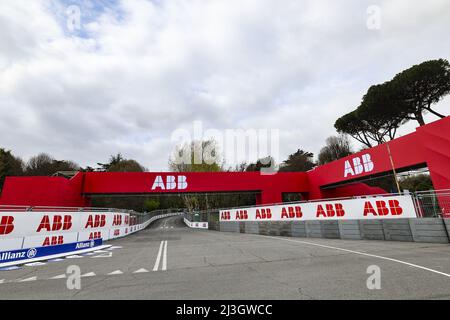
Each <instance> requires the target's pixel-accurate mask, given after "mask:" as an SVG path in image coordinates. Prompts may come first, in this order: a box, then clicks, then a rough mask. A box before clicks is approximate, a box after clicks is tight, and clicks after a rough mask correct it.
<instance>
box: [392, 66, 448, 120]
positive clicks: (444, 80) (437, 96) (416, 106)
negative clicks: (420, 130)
mask: <svg viewBox="0 0 450 320" xmlns="http://www.w3.org/2000/svg"><path fill="white" fill-rule="evenodd" d="M392 82H393V85H395V86H396V88H397V91H398V97H397V98H398V99H399V100H401V101H402V102H403V103H404V104H405V107H404V109H403V112H404V114H405V118H406V119H407V120H416V121H417V122H418V123H419V124H420V125H421V126H423V125H425V120H424V119H423V115H424V113H426V112H430V113H432V114H434V115H436V116H438V117H439V118H444V117H445V116H444V115H442V114H440V113H438V112H437V111H435V110H433V109H432V105H433V104H436V103H437V102H439V101H440V100H441V99H442V98H443V97H444V96H446V95H447V94H449V93H450V64H449V62H448V61H447V60H444V59H438V60H430V61H425V62H423V63H421V64H418V65H414V66H412V67H411V68H409V69H407V70H404V71H403V72H401V73H399V74H397V75H396V76H395V77H394V79H393V80H392Z"/></svg>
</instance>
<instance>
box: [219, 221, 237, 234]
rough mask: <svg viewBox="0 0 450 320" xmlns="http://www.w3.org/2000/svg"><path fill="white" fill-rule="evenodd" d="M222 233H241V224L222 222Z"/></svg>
mask: <svg viewBox="0 0 450 320" xmlns="http://www.w3.org/2000/svg"><path fill="white" fill-rule="evenodd" d="M220 231H221V232H240V228H239V222H220Z"/></svg>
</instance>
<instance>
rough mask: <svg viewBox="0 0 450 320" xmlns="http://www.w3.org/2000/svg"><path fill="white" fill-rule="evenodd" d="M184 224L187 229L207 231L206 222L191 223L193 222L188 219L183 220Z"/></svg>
mask: <svg viewBox="0 0 450 320" xmlns="http://www.w3.org/2000/svg"><path fill="white" fill-rule="evenodd" d="M184 223H185V224H186V225H187V226H188V227H189V228H194V229H208V222H193V221H189V220H188V219H186V218H184Z"/></svg>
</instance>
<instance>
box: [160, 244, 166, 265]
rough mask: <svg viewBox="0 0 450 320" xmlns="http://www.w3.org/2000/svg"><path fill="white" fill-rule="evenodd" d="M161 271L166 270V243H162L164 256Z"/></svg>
mask: <svg viewBox="0 0 450 320" xmlns="http://www.w3.org/2000/svg"><path fill="white" fill-rule="evenodd" d="M161 270H162V271H166V270H167V241H164V254H163V261H162V269H161Z"/></svg>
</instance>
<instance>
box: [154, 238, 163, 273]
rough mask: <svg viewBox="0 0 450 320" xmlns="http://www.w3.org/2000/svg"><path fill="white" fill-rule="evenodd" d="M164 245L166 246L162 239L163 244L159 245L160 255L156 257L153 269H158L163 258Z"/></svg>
mask: <svg viewBox="0 0 450 320" xmlns="http://www.w3.org/2000/svg"><path fill="white" fill-rule="evenodd" d="M163 246H164V241H161V244H160V245H159V251H158V256H157V257H156V261H155V265H154V267H153V271H158V267H159V261H160V260H161V253H162V249H163Z"/></svg>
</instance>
